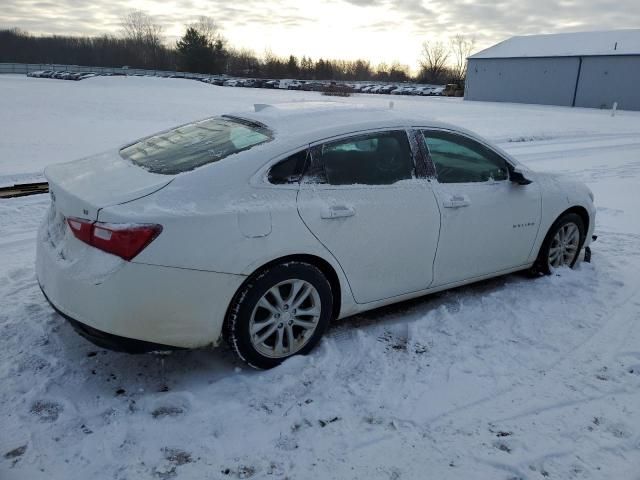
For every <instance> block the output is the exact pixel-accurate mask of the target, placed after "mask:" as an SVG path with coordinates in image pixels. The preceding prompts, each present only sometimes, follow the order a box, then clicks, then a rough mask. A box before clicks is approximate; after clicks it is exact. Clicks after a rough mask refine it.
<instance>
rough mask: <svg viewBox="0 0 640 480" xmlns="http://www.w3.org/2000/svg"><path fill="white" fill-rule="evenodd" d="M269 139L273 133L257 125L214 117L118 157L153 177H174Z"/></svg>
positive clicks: (149, 140)
mask: <svg viewBox="0 0 640 480" xmlns="http://www.w3.org/2000/svg"><path fill="white" fill-rule="evenodd" d="M272 138H273V136H272V132H271V131H270V130H269V129H268V128H267V127H265V126H264V125H262V124H259V123H257V122H251V121H248V120H243V119H240V118H235V117H216V118H209V119H207V120H202V121H200V122H195V123H190V124H188V125H184V126H182V127H178V128H174V129H173V130H169V131H168V132H165V133H160V134H158V135H154V136H152V137H149V138H146V139H144V140H142V141H140V142H137V143H134V144H133V145H129V146H128V147H125V148H123V149H122V150H120V155H121V156H122V158H124V159H126V160H131V161H132V162H133V163H135V164H136V165H138V166H140V167H142V168H145V169H146V170H149V171H150V172H152V173H162V174H165V175H175V174H178V173H181V172H186V171H189V170H193V169H194V168H198V167H201V166H203V165H206V164H209V163H212V162H217V161H218V160H222V159H223V158H225V157H228V156H229V155H233V154H234V153H238V152H241V151H243V150H248V149H249V148H251V147H254V146H256V145H259V144H261V143H265V142H268V141H270V140H271V139H272Z"/></svg>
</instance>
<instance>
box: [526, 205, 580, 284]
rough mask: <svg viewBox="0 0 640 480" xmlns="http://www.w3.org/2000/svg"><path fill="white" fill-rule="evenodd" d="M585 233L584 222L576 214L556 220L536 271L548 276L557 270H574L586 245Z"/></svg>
mask: <svg viewBox="0 0 640 480" xmlns="http://www.w3.org/2000/svg"><path fill="white" fill-rule="evenodd" d="M585 231H586V230H585V225H584V221H583V220H582V218H581V217H580V215H578V214H576V213H567V214H565V215H563V216H562V217H560V218H559V219H558V220H556V221H555V223H554V224H553V225H552V226H551V228H550V229H549V232H548V233H547V236H546V237H545V239H544V242H543V243H542V247H541V248H540V253H539V254H538V259H537V261H536V265H535V267H534V268H535V270H536V271H537V272H539V273H543V274H545V275H548V274H550V273H551V272H552V271H553V270H554V269H556V268H560V267H569V268H573V267H574V266H575V264H576V262H577V261H578V257H579V256H580V250H581V249H582V245H583V244H584V239H585V234H586V233H585Z"/></svg>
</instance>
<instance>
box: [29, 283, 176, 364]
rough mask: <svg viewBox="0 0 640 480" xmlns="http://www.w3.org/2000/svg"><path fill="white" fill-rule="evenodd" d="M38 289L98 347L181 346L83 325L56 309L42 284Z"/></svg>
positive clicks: (122, 349) (145, 349)
mask: <svg viewBox="0 0 640 480" xmlns="http://www.w3.org/2000/svg"><path fill="white" fill-rule="evenodd" d="M40 290H42V294H43V295H44V298H46V299H47V301H48V302H49V305H51V308H53V309H54V310H55V311H56V312H58V314H59V315H61V316H62V317H64V318H65V319H66V320H67V321H68V322H69V324H70V325H71V326H72V327H73V329H74V330H75V331H76V333H77V334H78V335H80V336H81V337H83V338H85V339H86V340H89V341H90V342H91V343H93V344H94V345H97V346H98V347H100V348H106V349H108V350H113V351H115V352H125V353H134V354H137V353H149V352H159V351H166V350H181V347H174V346H171V345H160V344H159V343H152V342H145V341H144V340H135V339H133V338H126V337H120V336H118V335H112V334H111V333H107V332H103V331H101V330H97V329H95V328H92V327H90V326H89V325H85V324H84V323H82V322H79V321H77V320H74V319H73V318H71V317H70V316H69V315H67V314H66V313H64V312H62V311H60V310H58V308H57V307H56V306H55V305H54V304H53V302H52V301H51V300H49V297H47V294H46V293H44V290H43V289H42V285H40Z"/></svg>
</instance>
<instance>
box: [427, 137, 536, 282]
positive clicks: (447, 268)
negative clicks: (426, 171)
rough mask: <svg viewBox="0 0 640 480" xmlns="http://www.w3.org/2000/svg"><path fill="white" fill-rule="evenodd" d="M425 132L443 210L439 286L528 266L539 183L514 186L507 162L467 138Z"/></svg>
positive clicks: (437, 266) (437, 261)
mask: <svg viewBox="0 0 640 480" xmlns="http://www.w3.org/2000/svg"><path fill="white" fill-rule="evenodd" d="M422 133H423V139H424V142H425V143H426V147H427V150H428V157H429V158H428V161H429V162H431V165H432V166H433V168H435V173H436V178H437V181H436V182H435V184H434V189H435V191H436V196H437V198H438V203H439V205H440V210H441V212H442V227H441V232H440V241H439V243H438V253H437V255H436V259H435V263H434V283H433V284H434V286H438V285H446V284H448V283H452V282H458V281H461V280H466V279H471V278H474V277H479V276H483V275H489V274H493V273H497V272H500V271H504V270H509V269H513V268H516V267H519V266H524V265H525V264H526V263H527V260H528V258H529V255H530V253H531V249H532V247H533V244H534V241H535V238H536V235H537V232H538V228H539V224H540V216H541V194H540V187H539V185H537V184H536V183H531V184H529V185H519V184H517V183H514V182H511V181H510V180H509V171H510V168H513V167H511V166H510V164H509V163H508V161H507V160H506V159H505V158H503V157H502V156H501V155H499V154H498V153H497V152H495V151H494V150H493V149H491V148H490V147H488V146H487V145H485V144H483V143H481V142H479V141H477V140H475V139H473V138H471V137H469V136H467V135H464V134H461V133H458V132H454V131H451V130H441V129H423V130H422Z"/></svg>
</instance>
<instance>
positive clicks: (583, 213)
mask: <svg viewBox="0 0 640 480" xmlns="http://www.w3.org/2000/svg"><path fill="white" fill-rule="evenodd" d="M567 213H575V214H577V215H579V216H580V218H581V219H582V221H583V222H584V232H585V235H586V233H587V232H588V231H589V212H587V209H586V208H584V207H581V206H579V205H576V206H575V207H571V208H569V209H567V210H565V211H564V212H562V213H561V214H560V215H558V218H560V217H562V215H566V214H567ZM556 221H557V219H556Z"/></svg>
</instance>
